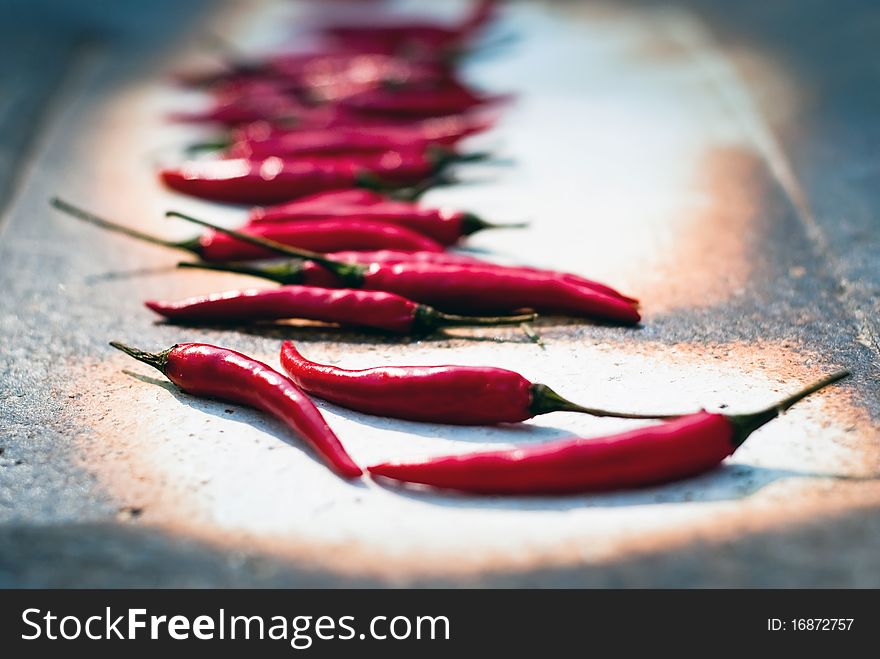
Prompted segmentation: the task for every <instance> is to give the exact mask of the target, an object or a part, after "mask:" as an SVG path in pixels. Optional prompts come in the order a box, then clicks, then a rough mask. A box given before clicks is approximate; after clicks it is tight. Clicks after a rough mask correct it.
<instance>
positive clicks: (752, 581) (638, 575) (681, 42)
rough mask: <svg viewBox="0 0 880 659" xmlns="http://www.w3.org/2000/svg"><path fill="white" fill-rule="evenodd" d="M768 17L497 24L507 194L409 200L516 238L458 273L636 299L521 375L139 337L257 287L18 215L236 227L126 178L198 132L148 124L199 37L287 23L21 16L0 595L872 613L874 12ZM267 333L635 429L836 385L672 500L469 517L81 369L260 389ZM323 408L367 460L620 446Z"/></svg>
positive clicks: (246, 338) (247, 16)
mask: <svg viewBox="0 0 880 659" xmlns="http://www.w3.org/2000/svg"><path fill="white" fill-rule="evenodd" d="M13 4H16V3H13ZM766 4H767V3H758V2H744V3H737V4H736V6H735V7H734V6H730V5H729V4H728V3H720V2H719V3H715V2H711V1H706V2H695V1H693V2H680V3H654V2H649V3H632V4H623V5H621V4H613V5H603V4H598V5H593V4H589V5H584V4H580V3H559V4H552V3H550V5H549V6H545V5H531V4H519V3H517V4H516V5H515V6H514V7H512V8H511V10H510V12H509V15H508V17H507V18H506V19H505V24H504V27H505V28H506V29H510V30H512V31H515V32H517V33H519V34H520V35H521V38H520V40H519V42H518V43H517V44H516V46H515V47H513V48H511V49H510V51H509V52H507V53H504V55H503V56H501V55H499V56H498V57H496V58H487V59H485V60H482V61H477V62H474V63H473V65H472V66H471V67H470V68H469V71H468V73H469V75H471V76H472V77H473V78H474V79H475V80H478V81H480V82H481V83H483V84H485V85H486V86H487V87H490V88H493V89H497V90H506V89H513V90H515V91H518V92H519V93H520V95H521V96H520V99H519V101H518V103H517V105H516V106H515V107H513V108H511V109H510V110H509V112H508V113H507V114H506V115H505V118H504V121H503V122H502V124H501V126H500V128H499V130H498V131H496V132H495V133H493V134H492V135H490V136H488V137H487V138H486V143H487V144H490V145H494V146H499V147H500V148H501V149H502V150H503V152H505V153H508V154H509V155H511V156H513V157H514V158H515V159H516V160H517V164H516V166H515V167H513V168H511V169H509V170H499V171H496V172H492V171H484V170H477V171H475V172H474V171H473V170H472V176H473V178H486V179H488V180H486V181H484V182H483V183H482V184H480V185H470V186H462V187H460V188H456V189H449V190H442V191H438V192H436V193H431V196H429V200H436V201H438V202H442V203H449V204H450V205H456V206H461V207H465V208H471V209H474V210H477V211H481V212H483V213H484V214H488V215H491V216H494V217H502V218H507V217H524V216H529V217H532V218H533V220H534V228H533V229H532V230H530V231H528V232H523V233H517V234H515V233H513V232H507V233H499V234H496V235H490V234H488V233H487V234H486V235H484V236H479V237H478V238H477V239H475V240H474V241H473V243H472V244H473V246H474V248H477V249H483V250H487V253H488V254H489V255H490V256H491V257H492V258H497V259H499V260H520V261H522V260H524V261H529V262H532V263H535V264H551V263H552V264H555V265H559V266H562V267H566V268H568V269H572V270H576V271H579V272H582V273H584V274H586V275H590V276H596V277H598V278H601V279H605V280H608V281H610V282H611V283H614V284H617V285H619V286H621V287H622V288H624V289H625V290H627V291H632V292H634V293H635V294H637V295H638V296H639V297H640V298H641V299H643V300H644V302H645V323H644V326H643V327H641V328H640V329H638V330H621V329H619V328H612V327H603V326H597V325H591V324H580V323H573V322H570V321H565V320H563V319H554V318H548V319H543V320H542V321H540V323H539V329H540V331H541V333H542V335H543V336H544V339H545V341H546V343H547V349H546V351H542V350H541V349H540V348H538V347H537V346H535V345H533V344H531V343H529V342H527V341H526V340H524V339H523V338H522V337H521V336H520V335H518V334H517V333H516V332H513V331H503V332H489V331H469V330H463V331H456V332H455V333H454V334H453V335H451V336H448V337H435V338H432V339H428V340H424V341H418V342H411V341H407V340H399V339H396V340H386V339H384V338H382V337H377V336H369V335H362V334H356V333H348V332H341V331H338V330H331V329H327V330H315V328H302V327H285V328H279V329H274V330H273V329H268V330H266V329H260V330H249V331H247V332H228V331H222V330H220V329H211V328H207V329H181V328H175V327H170V326H166V325H162V324H156V323H154V319H153V317H152V316H151V315H150V313H149V312H147V311H146V310H145V309H143V308H142V306H141V304H140V303H141V300H142V299H144V298H145V297H148V296H149V297H180V296H183V295H186V294H190V293H196V292H207V291H211V290H220V289H222V288H230V287H234V286H241V285H253V284H254V282H253V281H252V280H248V279H244V278H237V277H232V276H230V277H215V276H213V275H210V274H204V275H201V274H198V275H197V274H194V273H193V274H187V276H186V277H184V276H183V275H182V274H181V273H176V272H173V271H172V270H170V266H171V265H173V263H174V262H175V260H176V259H175V256H174V255H171V254H169V253H167V252H165V251H162V250H160V249H158V248H154V247H149V246H142V245H136V244H132V243H130V242H126V241H125V240H123V239H120V238H116V237H112V236H106V235H101V234H99V233H97V232H95V231H93V230H91V229H90V228H88V227H84V226H81V225H78V224H74V223H72V222H71V221H70V220H67V219H65V218H62V217H60V216H58V215H57V214H55V213H52V212H50V211H49V210H48V209H47V206H46V203H45V200H46V199H47V197H48V196H50V195H51V194H53V193H56V192H61V193H63V194H64V195H65V196H67V197H69V198H71V199H72V200H73V201H76V202H80V203H85V204H88V205H89V206H91V207H94V208H95V209H97V210H100V211H102V212H106V213H107V214H110V215H114V216H117V217H120V218H121V219H124V220H126V221H131V222H133V223H135V222H136V223H139V224H140V225H141V226H144V227H148V228H151V229H153V230H156V231H165V232H167V233H169V234H175V233H176V234H178V235H181V236H183V235H186V233H187V231H188V228H187V227H183V226H178V225H173V224H172V225H169V224H168V223H166V222H165V221H164V220H161V219H159V218H160V217H161V213H162V211H164V210H165V209H166V208H169V207H178V208H182V209H184V210H192V211H193V212H199V213H202V214H207V213H212V214H219V215H220V216H221V217H225V218H228V219H229V220H230V221H234V220H235V219H236V217H237V212H236V211H234V210H228V209H218V208H213V207H211V206H210V205H206V204H200V203H197V202H193V201H190V200H185V199H182V198H179V197H175V196H173V195H171V194H169V193H167V192H165V191H163V190H161V189H160V188H159V186H158V185H157V184H156V182H155V179H154V178H153V176H152V169H153V167H154V165H155V161H156V160H157V159H161V158H166V157H169V151H170V150H169V148H168V147H170V146H173V145H175V144H181V143H184V142H185V141H186V140H188V139H192V138H193V137H194V136H195V135H196V133H194V131H193V130H192V129H190V128H184V127H172V126H168V125H166V124H165V123H164V122H163V121H162V119H161V117H162V113H163V112H164V111H166V110H168V109H171V108H174V107H179V106H180V104H181V103H188V102H192V103H197V102H199V100H198V99H193V98H190V97H187V96H184V95H181V94H180V93H179V92H176V91H174V90H172V89H170V87H169V85H168V84H167V74H168V72H169V71H170V70H172V69H173V66H174V64H175V62H177V61H184V62H188V63H191V64H195V63H198V62H201V61H204V60H205V58H206V55H205V54H204V50H205V48H204V46H202V45H201V43H200V41H199V36H198V35H200V34H205V33H206V32H208V31H210V30H215V31H220V32H221V33H224V34H227V35H230V37H231V38H233V39H235V40H236V41H237V43H239V45H240V46H241V47H243V48H245V49H248V48H256V47H258V44H259V43H260V42H261V41H263V40H268V38H267V37H266V35H267V34H268V33H270V32H271V29H270V27H271V24H275V23H278V21H275V20H273V17H274V16H276V15H277V14H279V13H283V12H284V11H290V10H289V9H287V8H286V7H289V6H290V5H286V4H285V5H284V7H282V6H281V5H276V4H272V3H269V2H262V3H252V4H248V5H245V4H235V3H232V4H230V5H227V6H226V7H224V8H218V7H217V5H213V6H212V7H210V8H208V7H203V6H200V5H198V4H197V3H186V4H185V5H183V3H150V4H149V6H148V7H147V6H141V4H137V5H135V4H134V3H131V4H128V3H113V9H112V10H111V9H110V5H109V4H107V3H100V2H86V3H82V6H80V5H79V4H78V5H77V7H78V8H79V9H78V11H76V12H74V11H73V10H72V9H71V8H70V7H68V8H67V9H65V10H63V11H62V10H61V9H60V7H61V6H62V5H54V4H52V11H51V12H46V11H44V12H43V13H42V14H41V13H40V11H39V9H37V10H36V11H35V10H34V9H33V7H32V6H31V5H29V4H26V3H19V4H18V5H17V6H18V7H20V8H19V9H18V12H19V13H18V14H17V15H18V18H17V20H18V21H20V23H19V25H20V26H21V27H18V28H11V27H10V26H9V25H8V26H6V27H7V29H13V30H14V32H16V33H17V34H18V35H19V36H18V39H19V40H20V41H21V42H22V43H23V44H25V45H23V46H21V48H20V50H19V49H16V52H21V53H23V54H26V53H28V52H32V51H34V49H36V46H35V45H34V44H37V43H39V44H43V45H44V44H47V43H48V44H51V47H52V50H51V53H52V55H51V56H44V57H43V58H41V59H39V60H38V61H37V64H38V65H37V66H34V67H33V68H32V70H33V74H32V75H30V76H22V75H21V69H20V67H14V66H13V67H9V69H8V70H7V69H3V71H4V72H3V73H2V75H3V78H2V80H3V81H4V82H6V83H7V84H9V85H13V86H14V88H15V89H17V90H19V92H18V93H19V94H20V95H21V96H20V98H21V100H16V103H15V110H12V111H10V110H9V109H8V108H7V107H6V106H4V108H3V112H2V113H0V121H2V122H0V131H2V132H0V144H2V147H3V157H4V160H3V163H15V164H16V166H11V167H10V166H9V165H5V164H4V165H2V168H0V190H6V192H5V198H4V211H3V217H2V220H0V222H2V224H0V232H2V233H0V286H2V287H3V289H4V290H5V291H6V295H4V296H3V297H2V298H0V341H2V345H0V348H2V349H0V405H2V412H0V448H2V454H0V585H3V586H26V587H41V586H126V585H134V586H174V585H181V586H249V585H253V586H335V585H353V586H365V585H377V584H378V585H390V586H401V585H453V586H475V585H476V586H504V587H509V586H549V587H569V586H612V587H618V586H621V587H636V586H660V587H700V586H725V587H730V586H783V587H792V586H808V585H816V586H843V587H877V586H880V581H878V579H880V577H878V575H880V569H878V567H880V565H878V564H880V552H878V551H877V549H878V547H880V482H878V480H877V475H878V473H880V447H878V439H880V437H878V435H880V433H878V419H880V401H878V396H877V392H878V387H877V385H876V382H877V376H878V370H880V361H878V340H877V337H878V325H877V310H878V307H877V304H878V303H877V291H878V288H880V264H878V262H877V258H876V254H877V241H878V240H880V238H878V236H880V232H878V226H877V212H878V205H880V199H878V196H877V194H878V193H877V190H876V186H873V185H872V182H873V181H874V180H876V178H877V175H878V163H877V161H876V160H877V159H876V155H877V144H878V131H880V128H878V126H877V124H876V121H875V120H874V118H875V117H876V116H877V115H878V112H877V111H878V109H880V108H878V101H880V98H878V94H880V91H878V87H877V84H876V83H877V71H876V67H875V66H874V65H873V64H872V61H873V60H872V58H871V57H869V56H868V54H869V53H870V52H872V51H873V52H876V49H877V46H876V43H877V42H878V40H877V37H878V36H880V20H878V16H877V11H876V10H875V9H873V8H872V7H871V4H870V3H856V2H851V3H838V4H835V6H834V13H833V14H829V13H828V12H829V9H828V6H827V5H822V4H820V3H815V4H814V3H802V2H780V3H773V4H772V7H767V6H765V5H766ZM43 6H46V5H43ZM184 6H185V7H186V9H185V10H184V9H183V8H182V7H184ZM38 7H39V5H38ZM62 14H63V15H62ZM68 14H70V15H68ZM45 15H50V16H56V18H57V20H52V21H48V22H46V21H44V20H40V21H38V22H36V23H35V22H34V16H39V17H40V18H43V17H44V16H45ZM10 25H11V24H10ZM267 31H269V32H267ZM30 35H38V38H31V37H30ZM28 49H31V50H30V51H29V50H28ZM28 59H30V58H28ZM873 59H876V58H873ZM62 78H63V81H64V82H63V84H60V82H59V81H60V80H62ZM7 81H12V82H7ZM17 98H18V97H17ZM19 108H26V112H27V114H26V115H23V114H22V112H21V111H20V110H19ZM4 186H5V187H4ZM282 336H284V337H291V338H294V339H296V340H298V341H300V342H302V344H303V349H304V350H306V351H307V354H310V355H313V356H314V357H315V358H317V359H326V360H332V361H336V362H338V363H341V364H346V365H351V366H353V367H356V366H365V365H370V364H376V363H402V362H406V361H409V362H416V361H418V362H422V363H432V362H436V361H438V360H443V361H446V362H449V361H452V360H453V358H454V360H455V361H460V362H462V363H491V364H497V365H503V366H510V367H515V368H517V369H518V370H521V371H522V372H524V373H525V374H527V375H530V376H532V377H534V378H535V379H538V378H540V379H541V380H543V381H546V382H548V383H551V384H553V386H554V387H556V388H559V389H561V390H562V391H563V392H566V393H570V395H571V396H572V397H574V396H575V395H577V397H579V399H581V398H582V399H584V400H589V401H590V402H591V403H596V404H603V405H606V406H614V405H616V406H618V407H622V406H628V407H641V408H642V409H648V408H656V407H658V406H662V407H664V408H667V409H681V408H682V407H687V408H692V407H696V406H698V405H704V406H707V407H709V408H713V409H718V408H721V407H723V406H729V408H730V409H744V410H745V409H749V408H752V407H755V406H757V405H760V404H762V403H764V402H767V401H768V399H772V398H774V397H776V396H778V395H780V393H782V392H785V391H789V390H791V389H793V388H794V387H796V386H797V384H799V383H800V382H803V381H804V380H808V379H811V378H812V377H814V376H815V375H816V374H817V373H820V372H825V371H827V370H830V369H832V368H834V367H837V366H841V365H847V366H849V367H851V368H852V369H853V371H854V373H855V375H854V377H853V378H852V380H851V381H850V382H849V383H847V384H846V385H844V386H841V387H839V388H837V389H835V390H834V391H831V392H828V394H826V395H824V396H822V397H820V398H818V399H816V400H813V401H811V402H809V403H806V404H804V405H803V406H802V407H799V408H797V409H796V410H793V411H792V413H791V414H789V415H786V417H785V418H784V419H782V420H780V421H779V422H777V423H775V424H774V425H772V426H768V427H767V429H766V430H763V431H762V432H761V433H759V434H758V435H756V436H755V437H754V439H753V440H752V441H750V442H749V444H747V445H746V447H744V449H743V451H742V453H741V454H738V456H737V458H736V459H735V460H734V461H732V463H731V464H730V465H728V466H726V467H725V468H723V469H721V470H719V471H718V472H716V473H714V474H710V475H707V476H705V477H701V478H699V479H694V480H692V481H688V482H685V483H681V484H676V485H670V486H667V487H662V488H652V489H650V490H646V491H640V492H632V493H618V494H609V495H601V496H577V497H564V498H559V499H541V498H537V499H536V498H528V497H524V498H515V499H498V498H489V499H477V498H469V497H458V496H452V495H438V494H429V493H424V492H410V491H400V490H395V489H393V488H387V487H377V486H374V485H372V484H363V485H358V484H355V485H348V484H343V483H339V482H338V481H336V480H335V479H334V478H333V477H332V476H329V475H328V474H327V473H326V472H325V470H324V469H323V467H321V466H320V465H319V463H317V462H316V461H315V460H313V459H311V457H310V455H309V454H308V453H307V452H304V451H303V449H302V446H301V445H300V444H299V443H298V442H297V440H296V439H295V438H291V437H289V436H288V435H286V434H285V433H284V432H283V430H281V429H280V428H279V427H278V426H277V425H275V424H273V423H271V422H268V421H266V420H265V419H262V418H261V417H260V416H259V415H257V414H256V413H252V412H249V411H246V410H242V409H239V408H235V407H234V406H232V407H231V406H228V405H223V404H216V403H211V402H201V401H196V400H194V399H192V398H190V397H188V396H186V395H183V394H180V393H178V392H176V391H174V390H173V388H169V387H166V386H156V383H157V382H159V383H160V384H161V378H159V376H158V374H154V373H149V372H148V371H147V370H146V369H143V368H140V367H139V366H138V365H136V364H133V363H131V362H128V361H126V360H125V359H124V358H122V357H121V356H116V355H114V354H111V350H110V349H109V348H108V347H107V346H106V341H107V340H108V339H111V338H121V339H125V340H127V341H130V342H132V343H138V344H141V345H143V346H144V347H147V348H151V347H153V348H159V347H164V346H165V345H170V344H171V343H173V342H176V341H181V340H204V341H209V342H214V343H220V344H224V345H229V346H231V347H234V348H236V349H239V350H242V351H245V352H248V353H250V354H254V355H257V356H260V357H261V358H265V359H266V360H267V361H270V362H273V361H276V360H277V358H276V351H277V344H278V339H279V338H280V337H282ZM496 339H501V340H500V341H499V340H496ZM123 369H124V370H123ZM320 406H321V407H322V409H323V410H324V411H325V412H326V414H327V416H328V419H329V420H330V422H331V425H333V427H334V428H335V429H336V430H337V431H338V432H339V434H340V436H342V437H343V438H344V439H345V440H346V442H347V443H349V445H350V446H351V450H352V453H353V454H354V456H355V457H356V458H357V459H359V460H363V461H365V462H368V461H372V460H377V459H382V458H386V457H390V456H391V455H403V454H406V455H416V454H427V453H431V452H445V451H448V450H466V449H469V448H474V447H475V446H481V445H492V444H496V445H497V444H499V443H504V444H510V443H515V442H526V441H541V440H544V439H548V438H551V437H556V436H562V435H564V434H568V433H571V432H580V433H587V434H596V433H600V432H604V431H611V430H613V429H615V428H617V427H618V426H617V425H615V424H614V423H612V422H607V421H597V420H591V419H586V418H584V419H581V418H568V417H571V416H573V415H554V416H553V417H551V418H547V419H545V420H540V421H536V422H532V423H529V424H525V425H524V426H523V427H505V428H492V429H458V428H455V429H454V428H450V427H443V426H434V425H428V426H422V425H419V424H406V423H396V422H390V421H386V420H382V419H377V418H375V417H368V416H366V415H358V414H352V413H349V412H346V411H345V410H341V409H339V408H336V407H334V406H332V405H327V404H323V403H322V404H321V405H320ZM556 417H560V418H558V419H557V418H556Z"/></svg>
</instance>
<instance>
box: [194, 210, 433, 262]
mask: <svg viewBox="0 0 880 659" xmlns="http://www.w3.org/2000/svg"><path fill="white" fill-rule="evenodd" d="M243 231H244V232H245V233H248V234H250V235H254V236H259V237H261V238H268V239H270V240H274V241H276V242H279V243H282V244H284V245H290V246H293V247H300V248H302V249H308V250H313V251H316V252H326V251H336V250H361V249H363V250H376V249H386V248H387V249H395V250H404V251H407V250H409V251H426V252H439V251H442V250H443V246H442V245H441V244H439V243H437V242H436V241H434V240H431V239H430V238H428V237H426V236H424V235H422V234H420V233H417V232H415V231H411V230H409V229H405V228H403V227H399V226H395V225H393V224H388V223H385V222H374V221H371V220H335V219H327V220H315V221H314V222H277V223H270V222H267V223H261V224H252V225H249V226H247V227H244V229H243ZM197 251H198V253H199V255H200V256H201V258H203V259H204V260H206V261H248V260H251V259H263V258H271V257H273V256H274V254H273V253H272V252H271V251H268V250H266V249H264V248H262V247H259V246H257V245H252V244H249V243H246V242H243V241H241V240H237V239H235V238H231V237H229V236H227V235H224V234H222V233H219V232H216V231H208V232H206V233H204V234H203V235H202V236H201V237H200V238H199V240H198V247H197Z"/></svg>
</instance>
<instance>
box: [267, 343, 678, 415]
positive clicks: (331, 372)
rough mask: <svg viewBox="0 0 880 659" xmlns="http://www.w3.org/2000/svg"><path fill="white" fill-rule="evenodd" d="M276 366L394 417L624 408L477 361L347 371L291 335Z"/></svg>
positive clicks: (315, 389) (340, 401)
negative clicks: (565, 393)
mask: <svg viewBox="0 0 880 659" xmlns="http://www.w3.org/2000/svg"><path fill="white" fill-rule="evenodd" d="M281 366H282V368H284V370H285V371H287V374H288V375H289V376H290V378H291V379H292V380H293V381H294V382H296V383H297V384H298V385H299V386H300V387H302V388H303V390H305V391H307V392H308V393H309V394H311V395H313V396H317V397H319V398H323V399H324V400H328V401H330V402H331V403H336V404H337V405H341V406H342V407H347V408H349V409H352V410H357V411H359V412H366V413H367V414H376V415H378V416H386V417H391V418H394V419H406V420H409V421H424V422H428V423H449V424H456V425H463V426H478V425H493V424H497V423H518V422H520V421H525V420H526V419H531V418H532V417H534V416H537V415H539V414H549V413H550V412H581V413H583V414H591V415H593V416H605V417H616V418H623V419H657V418H664V417H665V416H667V415H644V414H628V413H624V412H610V411H608V410H601V409H598V408H589V407H583V406H582V405H577V404H575V403H572V402H571V401H569V400H566V399H564V398H562V396H560V395H559V394H557V393H556V392H555V391H553V390H552V389H550V387H548V386H547V385H544V384H535V383H532V382H529V381H528V380H526V379H525V378H524V377H523V376H522V375H520V374H519V373H515V372H514V371H508V370H506V369H503V368H492V367H481V366H450V365H446V366H382V367H377V368H367V369H362V370H357V371H350V370H346V369H343V368H339V367H336V366H330V365H325V364H318V363H316V362H313V361H309V360H308V359H306V358H305V357H303V356H302V355H301V354H300V353H299V351H298V350H297V349H296V347H294V345H293V343H292V342H290V341H285V342H284V343H283V344H282V345H281Z"/></svg>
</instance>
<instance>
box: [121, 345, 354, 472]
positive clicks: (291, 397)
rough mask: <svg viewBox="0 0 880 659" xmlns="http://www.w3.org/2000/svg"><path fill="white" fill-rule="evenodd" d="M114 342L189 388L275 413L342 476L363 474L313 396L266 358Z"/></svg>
mask: <svg viewBox="0 0 880 659" xmlns="http://www.w3.org/2000/svg"><path fill="white" fill-rule="evenodd" d="M110 345H112V346H113V347H114V348H118V349H119V350H122V351H123V352H124V353H126V354H127V355H130V356H131V357H134V358H135V359H137V360H139V361H142V362H144V363H145V364H149V365H150V366H153V367H154V368H157V369H158V370H160V371H161V372H162V373H164V374H165V375H166V376H167V377H168V379H169V380H171V381H172V382H173V383H174V384H176V385H177V386H178V387H180V388H181V389H183V390H184V391H186V392H187V393H190V394H192V395H194V396H199V397H210V398H220V399H222V400H226V401H231V402H234V403H241V404H243V405H247V406H249V407H255V408H257V409H258V410H262V411H263V412H266V413H268V414H271V415H272V416H274V417H276V418H277V419H279V420H281V421H282V422H283V423H284V424H285V425H286V426H287V427H289V428H291V429H292V430H293V431H294V432H296V433H297V434H298V435H300V436H301V437H303V438H304V439H306V440H307V441H308V442H309V443H310V444H311V445H312V446H313V447H314V448H315V450H316V451H318V453H320V454H321V456H323V458H324V460H326V462H327V464H329V465H330V467H332V468H333V470H334V471H336V473H338V474H339V475H340V476H343V477H344V478H356V477H358V476H360V475H361V473H362V471H361V468H360V467H358V466H357V465H356V464H355V463H354V461H353V460H352V459H351V458H350V457H349V455H348V453H346V452H345V449H344V448H343V447H342V444H341V443H340V441H339V438H338V437H337V436H336V435H335V434H334V432H333V431H332V430H331V429H330V427H329V426H328V425H327V422H326V421H324V417H322V416H321V413H320V412H319V411H318V408H316V407H315V405H314V404H313V403H312V401H311V400H309V398H308V396H306V395H305V394H304V393H303V392H302V390H300V388H299V387H297V386H296V385H295V384H294V383H293V382H291V380H290V379H289V378H287V377H286V376H284V375H282V374H281V373H279V372H278V371H275V370H273V369H272V368H270V367H269V366H266V364H263V363H262V362H259V361H257V360H255V359H251V358H250V357H247V356H246V355H243V354H241V353H239V352H235V351H233V350H228V349H226V348H218V347H217V346H212V345H207V344H204V343H180V344H177V345H175V346H172V347H171V348H168V349H167V350H163V351H162V352H158V353H150V352H144V351H143V350H138V349H136V348H130V347H129V346H126V345H123V344H121V343H117V342H116V341H113V342H111V343H110Z"/></svg>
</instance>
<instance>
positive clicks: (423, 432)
mask: <svg viewBox="0 0 880 659" xmlns="http://www.w3.org/2000/svg"><path fill="white" fill-rule="evenodd" d="M312 399H313V400H314V402H315V404H316V405H317V406H318V408H319V409H320V410H321V411H322V412H323V411H326V412H328V413H330V414H334V415H336V416H339V417H343V418H345V419H347V420H350V421H354V422H356V423H358V424H359V425H364V426H370V427H371V428H376V429H378V430H387V431H389V432H397V433H403V434H405V435H417V436H419V437H427V438H430V439H455V440H456V441H462V442H479V443H484V444H485V443H489V444H510V443H517V444H523V445H526V444H538V443H541V442H546V441H550V440H553V439H561V438H563V437H571V436H572V431H571V430H565V429H563V428H554V427H553V426H543V425H538V424H532V423H499V424H496V425H490V426H470V425H458V424H454V423H432V422H423V421H407V420H404V419H396V418H390V417H384V416H378V415H373V414H368V413H366V412H358V411H356V410H352V409H349V408H347V407H341V406H339V405H336V404H335V403H331V402H330V401H327V400H324V399H323V398H315V397H312Z"/></svg>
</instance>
